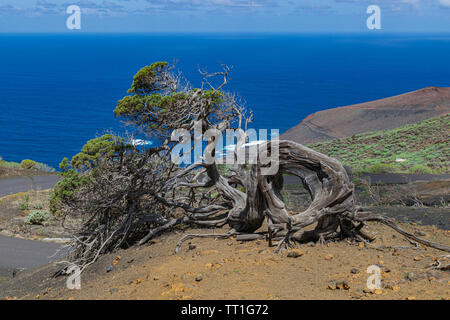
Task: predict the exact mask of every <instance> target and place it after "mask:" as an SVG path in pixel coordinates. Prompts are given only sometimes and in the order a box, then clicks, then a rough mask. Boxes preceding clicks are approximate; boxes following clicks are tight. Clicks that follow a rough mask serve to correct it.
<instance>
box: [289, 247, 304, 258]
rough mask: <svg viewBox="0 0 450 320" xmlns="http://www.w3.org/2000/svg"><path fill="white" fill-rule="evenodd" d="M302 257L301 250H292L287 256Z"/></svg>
mask: <svg viewBox="0 0 450 320" xmlns="http://www.w3.org/2000/svg"><path fill="white" fill-rule="evenodd" d="M302 255H303V252H302V251H301V250H298V249H294V250H292V251H290V252H289V253H288V255H287V256H288V258H298V257H301V256H302Z"/></svg>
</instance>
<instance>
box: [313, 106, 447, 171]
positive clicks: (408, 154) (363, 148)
mask: <svg viewBox="0 0 450 320" xmlns="http://www.w3.org/2000/svg"><path fill="white" fill-rule="evenodd" d="M449 133H450V114H447V115H445V116H442V117H438V118H432V119H428V120H425V121H422V122H419V123H416V124H411V125H407V126H403V127H400V128H397V129H394V130H390V131H379V132H373V133H366V134H358V135H354V136H351V137H348V138H342V139H335V140H330V141H324V142H319V143H315V144H312V145H309V147H310V148H312V149H314V150H317V151H319V152H322V153H324V154H326V155H328V156H331V157H333V158H336V159H339V160H340V161H341V162H342V163H343V164H345V165H348V166H350V167H352V168H353V169H354V170H356V171H373V170H374V169H377V168H378V169H383V170H388V171H391V172H410V173H431V172H420V171H423V170H426V171H428V170H432V171H433V173H449V165H450V143H449ZM425 167H427V168H428V170H427V168H425ZM414 171H416V172H414Z"/></svg>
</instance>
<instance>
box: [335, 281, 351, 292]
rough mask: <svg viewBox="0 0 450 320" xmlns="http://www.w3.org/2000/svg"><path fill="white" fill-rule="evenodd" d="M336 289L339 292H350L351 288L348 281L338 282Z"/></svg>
mask: <svg viewBox="0 0 450 320" xmlns="http://www.w3.org/2000/svg"><path fill="white" fill-rule="evenodd" d="M336 288H337V289H339V290H348V289H350V286H349V285H348V283H347V282H346V281H342V280H341V281H338V282H336Z"/></svg>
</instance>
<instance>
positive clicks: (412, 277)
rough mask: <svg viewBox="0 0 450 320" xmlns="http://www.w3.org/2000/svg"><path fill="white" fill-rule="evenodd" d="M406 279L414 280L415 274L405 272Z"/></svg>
mask: <svg viewBox="0 0 450 320" xmlns="http://www.w3.org/2000/svg"><path fill="white" fill-rule="evenodd" d="M406 279H407V280H409V281H414V280H415V279H416V275H415V274H414V272H408V273H407V274H406Z"/></svg>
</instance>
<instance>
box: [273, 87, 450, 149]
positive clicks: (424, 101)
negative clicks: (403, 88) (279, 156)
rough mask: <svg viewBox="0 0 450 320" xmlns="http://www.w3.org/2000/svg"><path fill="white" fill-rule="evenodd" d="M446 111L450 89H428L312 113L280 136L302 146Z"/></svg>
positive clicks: (403, 123) (376, 129) (449, 102)
mask: <svg viewBox="0 0 450 320" xmlns="http://www.w3.org/2000/svg"><path fill="white" fill-rule="evenodd" d="M449 112H450V88H439V87H429V88H424V89H421V90H417V91H413V92H409V93H405V94H401V95H398V96H394V97H390V98H385V99H381V100H375V101H371V102H366V103H361V104H355V105H351V106H346V107H339V108H335V109H329V110H323V111H319V112H316V113H314V114H312V115H310V116H308V117H307V118H306V119H304V120H303V121H302V122H301V123H300V124H299V125H297V126H295V127H293V128H291V129H290V130H288V131H287V132H285V133H284V134H283V135H281V139H283V140H293V141H295V142H299V143H302V144H309V143H316V142H320V141H326V140H331V139H336V138H342V137H349V136H352V135H355V134H359V133H364V132H373V131H380V130H391V129H395V128H398V127H401V126H404V125H407V124H413V123H417V122H419V121H422V120H426V119H429V118H432V117H438V116H441V115H445V114H447V113H449Z"/></svg>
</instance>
